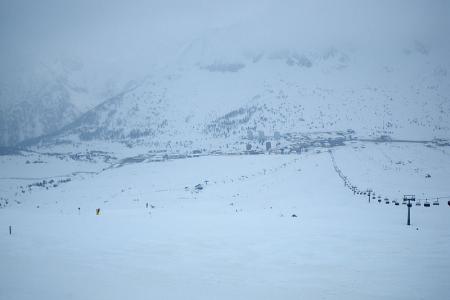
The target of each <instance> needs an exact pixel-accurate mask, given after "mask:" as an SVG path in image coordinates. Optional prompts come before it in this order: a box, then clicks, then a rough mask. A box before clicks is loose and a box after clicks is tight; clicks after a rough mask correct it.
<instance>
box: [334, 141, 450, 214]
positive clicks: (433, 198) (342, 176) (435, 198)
mask: <svg viewBox="0 0 450 300" xmlns="http://www.w3.org/2000/svg"><path fill="white" fill-rule="evenodd" d="M328 153H329V154H330V157H331V161H332V163H333V167H334V170H335V171H336V173H337V174H338V175H339V177H340V178H341V179H342V180H343V181H344V183H345V184H346V185H347V184H348V181H347V180H348V178H347V177H346V176H344V174H343V173H342V171H341V170H340V169H339V167H338V166H337V164H336V160H335V158H334V155H333V152H332V151H331V150H329V151H328ZM349 188H350V189H351V190H353V192H354V193H356V194H358V195H360V194H361V191H360V190H359V189H358V188H357V187H356V186H349ZM356 191H357V192H356ZM378 197H380V195H378ZM440 199H450V196H438V197H426V198H416V200H418V201H421V200H422V201H427V200H430V201H432V200H435V202H439V200H440ZM385 201H386V199H385ZM379 202H380V201H379ZM386 203H388V202H386ZM419 203H420V202H419ZM419 205H420V204H419ZM436 205H437V204H436Z"/></svg>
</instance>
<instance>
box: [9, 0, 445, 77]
mask: <svg viewBox="0 0 450 300" xmlns="http://www.w3.org/2000/svg"><path fill="white" fill-rule="evenodd" d="M449 2H450V1H447V0H428V1H427V0H397V1H396V0H390V1H388V0H378V1H375V0H369V1H361V0H346V1H334V0H319V1H313V0H310V1H294V0H288V1H276V0H254V1H239V0H227V1H207V0H193V1H182V0H148V1H144V0H138V1H136V0H134V1H117V0H97V1H91V0H76V1H75V0H66V1H61V0H40V1H33V0H28V1H24V0H0V3H1V4H0V36H1V41H2V43H1V46H0V47H1V48H0V62H1V63H2V66H3V68H2V71H1V73H2V74H0V75H1V76H0V77H1V78H3V79H4V78H7V77H8V74H11V73H12V70H17V69H19V70H23V69H27V67H28V66H29V65H32V64H33V62H36V61H40V60H43V59H47V60H48V59H53V58H55V59H57V58H60V57H70V58H75V59H79V60H82V61H86V62H92V63H94V62H102V63H103V64H109V63H111V64H118V65H121V66H122V67H123V68H125V69H126V68H128V69H133V68H141V67H142V66H147V65H150V64H153V63H156V62H160V61H165V60H169V61H170V60H171V59H173V58H174V56H175V55H176V54H177V51H178V50H179V49H180V48H181V47H183V45H185V44H186V43H189V42H190V41H192V40H194V39H198V38H204V37H208V36H214V35H217V33H220V34H221V36H220V37H219V39H220V40H221V42H222V44H221V45H220V48H221V49H222V51H227V50H228V48H242V49H246V48H250V49H252V48H253V49H258V50H260V49H278V48H284V47H300V48H302V49H308V48H311V47H315V46H317V45H324V46H332V45H335V44H338V43H340V42H349V43H354V44H358V43H359V44H362V45H364V44H369V43H372V44H373V45H385V46H386V45H388V46H389V45H390V44H391V43H393V42H398V41H412V40H415V39H418V40H420V41H424V42H426V43H436V42H437V43H440V42H445V41H447V40H448V32H449V30H448V28H450V21H449V19H450V18H449V16H450V13H449V12H450V10H449ZM224 32H225V33H224Z"/></svg>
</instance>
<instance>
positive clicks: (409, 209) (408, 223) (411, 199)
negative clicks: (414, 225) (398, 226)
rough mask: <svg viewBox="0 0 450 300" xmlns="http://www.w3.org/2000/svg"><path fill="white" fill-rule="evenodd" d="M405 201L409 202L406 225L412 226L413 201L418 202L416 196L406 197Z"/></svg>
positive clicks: (404, 197)
mask: <svg viewBox="0 0 450 300" xmlns="http://www.w3.org/2000/svg"><path fill="white" fill-rule="evenodd" d="M403 201H408V204H407V206H408V221H407V223H406V225H408V226H410V225H411V206H412V204H411V201H416V196H415V195H404V196H403Z"/></svg>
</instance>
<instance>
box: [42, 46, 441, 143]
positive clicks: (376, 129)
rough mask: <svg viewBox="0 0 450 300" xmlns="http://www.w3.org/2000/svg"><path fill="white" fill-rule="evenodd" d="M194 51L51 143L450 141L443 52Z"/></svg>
mask: <svg viewBox="0 0 450 300" xmlns="http://www.w3.org/2000/svg"><path fill="white" fill-rule="evenodd" d="M198 43H199V45H197V44H195V43H194V45H195V46H197V47H194V46H193V45H189V47H187V49H184V50H183V51H182V54H181V55H180V57H179V60H178V61H177V63H176V64H174V65H168V66H167V67H166V68H164V69H162V70H159V71H158V72H154V73H152V74H151V75H150V76H149V77H148V78H147V79H145V80H143V81H142V82H140V83H139V84H136V85H135V86H134V87H133V88H132V89H130V90H128V91H126V92H124V93H122V94H120V95H119V96H117V97H113V98H111V99H110V100H107V101H106V102H104V103H102V104H101V105H99V106H97V107H96V108H94V109H93V110H91V111H89V112H88V113H86V114H85V115H84V116H82V117H81V118H79V119H78V120H77V121H76V122H74V123H72V124H71V125H69V126H67V127H66V128H64V130H63V131H62V132H60V133H59V134H58V135H56V136H54V137H53V139H52V140H50V141H55V140H65V141H71V142H79V141H92V140H107V141H118V142H126V143H127V144H129V145H133V144H144V145H149V146H151V145H161V144H164V143H166V144H167V143H171V144H173V143H179V144H180V145H184V146H186V145H194V146H195V145H197V146H198V145H206V146H205V147H208V143H207V142H205V141H207V140H214V139H220V141H219V143H222V144H223V143H237V142H239V140H241V141H242V139H243V138H246V137H248V134H249V131H251V134H253V135H257V134H258V132H260V131H261V132H264V134H265V135H268V136H273V135H274V134H275V132H278V133H281V134H285V133H299V132H301V133H311V132H318V131H321V132H324V131H327V132H333V131H347V130H352V131H354V132H355V134H356V135H357V136H360V137H379V136H381V135H390V136H392V137H396V138H406V139H428V140H429V139H433V138H436V137H441V138H448V137H449V136H448V134H449V132H450V130H449V129H450V128H449V124H448V122H447V120H448V118H449V115H450V99H449V96H448V95H449V94H450V93H449V92H450V83H449V80H448V75H447V70H448V69H449V66H448V63H446V62H444V61H442V60H441V57H442V56H441V54H440V53H439V52H438V51H436V53H433V52H428V51H425V50H423V49H422V48H420V47H419V48H418V46H417V44H416V43H411V45H410V46H409V48H408V47H404V48H400V47H399V48H398V53H395V55H383V53H380V52H379V51H378V50H376V49H364V48H363V49H359V50H357V49H345V48H343V49H342V50H338V49H336V48H333V47H327V48H324V49H323V50H321V49H319V50H316V51H303V52H302V51H301V50H282V51H271V52H262V51H261V52H247V53H244V54H241V55H237V54H235V53H232V54H230V55H229V56H228V57H227V55H226V53H222V52H217V51H216V49H215V48H214V46H211V45H207V44H206V45H205V41H203V40H202V41H200V42H198ZM423 47H425V46H423ZM215 51H216V52H217V53H218V54H217V55H216V57H217V59H215V58H214V55H213V53H215ZM196 57H197V59H196Z"/></svg>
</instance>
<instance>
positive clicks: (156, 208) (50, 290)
mask: <svg viewBox="0 0 450 300" xmlns="http://www.w3.org/2000/svg"><path fill="white" fill-rule="evenodd" d="M441 150H443V151H447V152H441ZM384 154H386V155H384ZM335 158H336V163H337V164H338V165H339V167H341V168H342V171H343V172H344V174H345V175H346V176H348V178H349V179H350V180H351V181H352V182H353V183H354V184H356V185H357V186H358V188H360V189H363V188H366V187H371V188H373V189H374V191H376V193H377V195H382V196H383V197H389V198H390V199H391V200H392V199H394V198H395V197H397V196H398V191H397V189H401V191H402V192H404V193H408V192H419V191H421V192H424V193H425V194H426V195H421V194H420V193H418V194H417V197H422V196H428V197H430V196H450V195H449V193H448V192H449V190H448V185H447V184H446V182H445V180H446V178H448V176H443V177H442V176H441V175H443V174H444V175H445V174H447V175H448V173H449V164H440V166H439V167H438V168H435V167H436V163H437V162H438V161H442V160H445V159H446V160H448V147H447V148H442V149H431V148H426V147H423V146H422V145H418V146H414V145H413V146H411V147H410V146H408V145H404V146H397V145H393V146H392V145H390V144H385V145H373V144H355V145H354V147H342V148H339V149H336V153H335ZM25 159H31V158H25V157H24V158H21V159H18V157H6V156H3V157H2V159H1V161H0V163H1V167H2V168H0V176H1V177H2V178H1V179H0V189H1V190H2V191H3V195H4V196H6V197H8V198H9V199H10V203H9V204H8V207H6V208H3V209H0V228H2V230H1V231H0V245H1V247H0V265H1V266H2V268H1V271H0V280H1V281H2V282H3V283H4V284H3V288H2V289H0V298H5V299H10V298H14V299H35V298H45V299H61V298H64V297H68V295H70V297H73V298H75V299H86V298H107V299H123V298H126V297H131V298H134V299H148V297H153V298H164V299H180V298H189V299H211V298H214V299H229V298H233V299H253V298H257V299H274V298H280V297H281V298H283V299H298V298H307V299H323V298H326V299H342V298H345V299H380V298H383V299H446V298H448V295H449V294H450V290H449V285H448V281H447V278H448V275H449V273H448V270H449V269H450V261H449V260H448V259H447V258H448V253H449V251H450V240H449V233H448V227H449V226H450V223H449V222H450V218H449V217H448V214H449V212H450V208H449V207H448V206H447V204H446V203H445V202H446V201H445V202H443V201H442V200H441V205H439V206H431V207H429V208H426V207H423V206H420V207H417V206H413V208H412V212H411V220H412V226H406V225H405V224H406V215H407V208H406V206H405V205H399V206H395V205H394V204H392V203H391V204H389V205H387V204H384V203H378V202H376V201H372V202H371V203H370V204H369V203H367V196H364V195H354V194H353V193H352V192H351V191H350V190H348V189H347V188H346V187H345V186H344V184H343V182H342V180H341V178H339V176H338V174H336V173H335V170H334V169H333V164H332V161H331V158H330V155H329V153H327V152H323V153H319V154H316V153H315V152H310V153H308V154H302V155H257V156H251V155H245V156H244V155H242V156H221V157H217V156H207V157H198V158H192V159H179V160H169V161H166V162H152V163H136V164H130V165H127V166H123V167H121V168H111V169H108V170H105V171H101V170H100V168H101V167H102V165H103V164H90V163H76V162H75V163H74V162H70V161H69V162H60V161H59V160H58V159H56V158H52V157H47V156H44V155H42V156H41V160H42V161H43V163H42V164H40V165H38V166H39V169H40V170H41V173H40V174H39V172H38V173H36V172H34V171H33V170H35V169H36V165H33V164H26V163H25ZM397 160H403V161H404V162H405V165H397V164H396V161H397ZM5 167H6V168H5ZM96 167H97V171H100V173H98V172H92V173H89V172H86V171H95V168H96ZM416 168H419V171H417V172H416V171H415V169H416ZM6 169H14V170H15V172H14V173H11V174H10V175H11V176H14V177H16V176H19V178H17V177H16V178H3V177H4V176H6V175H9V174H5V173H4V172H5V171H4V170H6ZM74 169H78V171H85V173H78V174H74V175H70V174H67V175H64V173H65V172H66V171H69V170H70V171H73V170H74ZM44 170H45V171H44ZM424 172H431V178H426V177H425V176H423V175H424ZM26 174H27V177H24V176H25V175H26ZM32 176H42V177H43V178H30V177H32ZM52 176H53V177H52ZM60 176H69V178H71V179H72V180H71V181H69V182H65V183H59V182H58V180H59V179H60ZM20 177H22V178H20ZM50 178H54V179H55V180H56V183H55V182H53V183H52V184H50V185H49V184H48V181H49V180H51V179H50ZM43 179H44V180H46V184H44V185H43V186H36V185H33V186H31V187H30V188H28V187H27V185H28V184H31V183H33V182H36V181H37V180H39V181H40V182H42V180H43ZM53 184H56V187H53ZM197 184H201V185H202V186H203V189H201V190H200V189H196V188H195V186H196V185H197ZM21 185H22V186H25V191H24V193H22V192H20V189H18V188H20V186H21ZM46 186H47V187H48V189H47V188H46ZM15 191H19V194H20V195H18V196H14V192H15ZM448 199H450V198H448ZM14 200H16V201H18V202H16V201H14ZM446 200H447V199H446ZM19 203H20V204H19ZM147 203H148V207H147ZM97 208H100V209H101V212H100V215H99V216H96V215H95V210H96V209H97ZM10 225H11V226H12V235H11V236H10V235H9V233H8V226H10Z"/></svg>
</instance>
